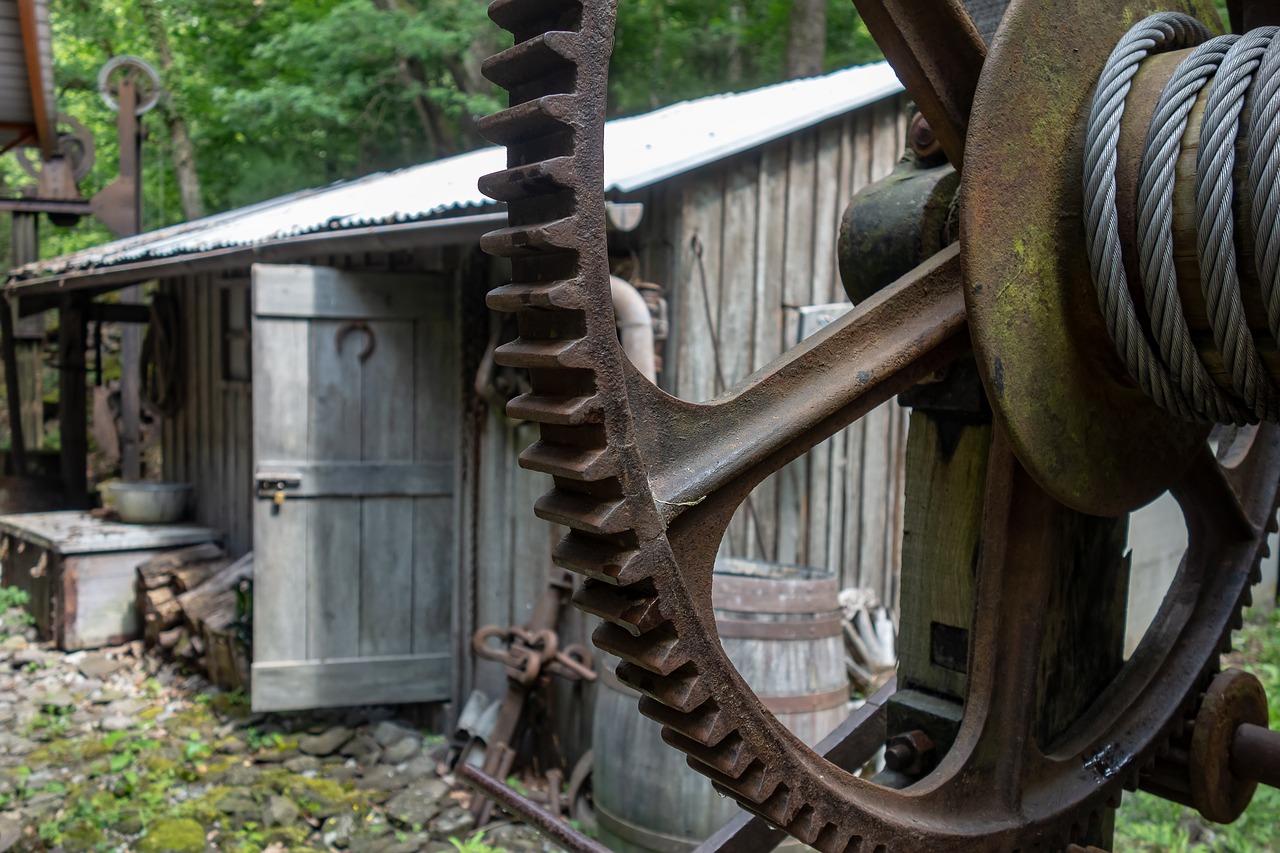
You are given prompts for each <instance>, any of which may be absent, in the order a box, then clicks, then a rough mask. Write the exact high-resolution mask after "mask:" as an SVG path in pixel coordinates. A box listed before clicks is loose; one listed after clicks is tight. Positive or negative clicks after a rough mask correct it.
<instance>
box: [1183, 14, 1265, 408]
mask: <svg viewBox="0 0 1280 853" xmlns="http://www.w3.org/2000/svg"><path fill="white" fill-rule="evenodd" d="M1275 32H1276V28H1275V27H1263V28H1260V29H1257V30H1253V31H1252V32H1249V33H1247V34H1245V35H1244V36H1242V37H1241V38H1240V40H1239V41H1237V42H1236V43H1235V44H1233V45H1232V46H1231V48H1230V50H1228V51H1227V54H1226V56H1224V57H1223V59H1222V65H1221V66H1219V68H1218V73H1217V75H1216V76H1215V77H1214V80H1213V85H1212V86H1210V88H1209V99H1208V102H1207V104H1206V105H1205V113H1204V118H1203V120H1202V122H1201V125H1200V151H1199V153H1198V155H1197V157H1196V226H1197V227H1196V237H1197V243H1198V249H1199V251H1198V256H1199V261H1200V285H1201V289H1202V290H1203V292H1204V299H1205V306H1206V308H1207V309H1208V314H1209V322H1210V325H1211V326H1212V328H1213V337H1214V341H1215V343H1216V344H1217V346H1218V350H1219V351H1220V352H1221V353H1222V358H1223V361H1224V363H1225V365H1226V367H1227V372H1228V375H1229V376H1230V377H1231V384H1232V386H1233V387H1234V388H1235V390H1236V393H1238V394H1239V395H1240V396H1241V398H1242V399H1243V400H1244V402H1245V404H1246V405H1248V406H1249V408H1251V409H1252V410H1253V412H1254V414H1256V415H1257V416H1258V417H1259V418H1261V419H1263V420H1268V421H1275V420H1280V388H1278V387H1277V386H1276V383H1275V382H1274V381H1273V380H1272V379H1271V376H1270V375H1269V374H1268V373H1267V369H1266V367H1265V366H1264V365H1263V363H1262V358H1261V356H1259V355H1258V348H1257V346H1256V345H1255V344H1254V341H1253V332H1252V331H1251V330H1250V329H1249V325H1248V323H1247V321H1246V318H1245V313H1244V298H1243V296H1242V295H1241V293H1240V279H1239V274H1238V273H1237V270H1236V263H1237V260H1236V248H1235V211H1234V209H1233V205H1232V199H1233V196H1234V188H1233V180H1232V178H1233V174H1234V172H1235V164H1236V147H1235V146H1236V138H1237V137H1238V136H1239V135H1240V114H1241V112H1242V111H1243V110H1244V101H1245V95H1246V93H1247V92H1248V90H1249V87H1250V85H1251V84H1252V82H1253V77H1254V72H1255V71H1256V70H1257V68H1258V65H1259V62H1260V60H1261V58H1262V55H1263V53H1264V52H1265V51H1266V49H1267V48H1268V47H1269V46H1270V45H1271V42H1272V37H1273V36H1274V35H1275Z"/></svg>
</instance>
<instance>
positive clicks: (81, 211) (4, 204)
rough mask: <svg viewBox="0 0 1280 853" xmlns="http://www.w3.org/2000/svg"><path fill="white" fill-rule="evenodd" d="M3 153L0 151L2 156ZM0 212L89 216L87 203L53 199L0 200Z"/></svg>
mask: <svg viewBox="0 0 1280 853" xmlns="http://www.w3.org/2000/svg"><path fill="white" fill-rule="evenodd" d="M3 153H4V151H0V154H3ZM0 210H4V211H12V212H14V213H74V214H77V215H79V216H84V215H87V214H89V213H90V212H91V211H90V210H89V202H87V201H72V200H69V199H67V200H64V199H55V198H0Z"/></svg>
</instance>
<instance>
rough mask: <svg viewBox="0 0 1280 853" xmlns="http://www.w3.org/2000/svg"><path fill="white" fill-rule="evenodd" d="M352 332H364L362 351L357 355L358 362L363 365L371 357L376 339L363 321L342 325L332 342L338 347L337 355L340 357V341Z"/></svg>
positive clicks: (375, 345)
mask: <svg viewBox="0 0 1280 853" xmlns="http://www.w3.org/2000/svg"><path fill="white" fill-rule="evenodd" d="M352 332H364V334H365V342H364V349H362V350H360V355H359V358H360V362H361V364H363V363H364V362H366V361H368V360H369V356H371V355H373V351H374V350H375V349H377V347H378V339H377V337H376V336H374V334H373V329H371V328H370V327H369V324H368V323H366V322H365V321H364V320H351V321H350V322H347V323H343V324H342V325H341V326H339V327H338V331H337V333H336V334H334V336H333V342H334V344H336V345H337V347H338V355H342V341H343V340H344V339H345V338H346V337H347V335H349V334H351V333H352Z"/></svg>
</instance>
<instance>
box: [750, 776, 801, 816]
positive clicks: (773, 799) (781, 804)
mask: <svg viewBox="0 0 1280 853" xmlns="http://www.w3.org/2000/svg"><path fill="white" fill-rule="evenodd" d="M803 805H804V802H803V800H802V798H801V797H800V796H798V795H797V794H796V793H795V792H794V791H792V790H791V787H790V786H789V785H787V784H785V783H782V784H780V785H778V787H777V790H775V791H774V792H773V793H772V794H770V795H769V799H767V800H765V801H764V802H763V803H761V805H760V814H762V815H764V817H765V819H766V820H768V821H769V822H770V823H772V824H774V825H775V826H782V827H786V826H789V825H790V824H791V822H792V821H793V820H794V819H795V816H796V813H797V812H798V811H800V809H801V807H802V806H803Z"/></svg>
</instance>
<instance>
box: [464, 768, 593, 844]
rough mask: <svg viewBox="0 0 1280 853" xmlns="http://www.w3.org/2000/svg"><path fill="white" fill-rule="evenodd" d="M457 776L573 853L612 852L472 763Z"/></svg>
mask: <svg viewBox="0 0 1280 853" xmlns="http://www.w3.org/2000/svg"><path fill="white" fill-rule="evenodd" d="M457 774H458V777H459V778H461V779H462V781H464V782H466V783H467V784H468V785H470V786H471V787H473V788H475V789H476V790H477V791H479V792H480V793H481V794H483V795H484V796H486V797H488V798H489V799H490V800H493V801H494V802H495V803H497V804H498V805H500V806H502V808H503V809H505V810H506V811H507V812H509V813H510V814H511V815H512V816H514V817H518V818H520V819H521V820H523V821H524V822H525V823H527V824H529V825H530V826H531V827H533V828H534V829H536V830H537V831H538V832H540V833H542V834H543V835H545V836H546V837H547V838H550V839H551V840H552V841H554V842H555V843H556V844H559V845H560V846H561V847H563V848H564V849H565V850H568V851H570V853H610V851H609V848H608V847H605V846H604V845H603V844H600V843H598V842H596V841H593V840H591V839H590V838H588V837H587V836H585V835H583V834H582V833H581V832H578V831H577V830H576V829H574V828H573V827H571V826H569V824H567V823H565V822H564V821H562V820H560V818H559V817H557V816H555V815H553V814H551V813H550V812H548V811H547V810H546V809H544V808H542V807H541V806H539V805H538V804H537V803H535V802H534V801H533V800H530V799H529V798H528V797H522V796H520V794H518V793H516V792H515V791H514V790H512V789H511V788H509V787H507V786H506V785H504V784H502V783H501V782H499V781H498V780H497V779H494V778H493V777H492V776H490V775H488V774H487V773H482V772H481V771H479V770H477V769H476V768H475V767H472V766H471V765H469V764H462V765H460V766H459V767H458V770H457Z"/></svg>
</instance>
